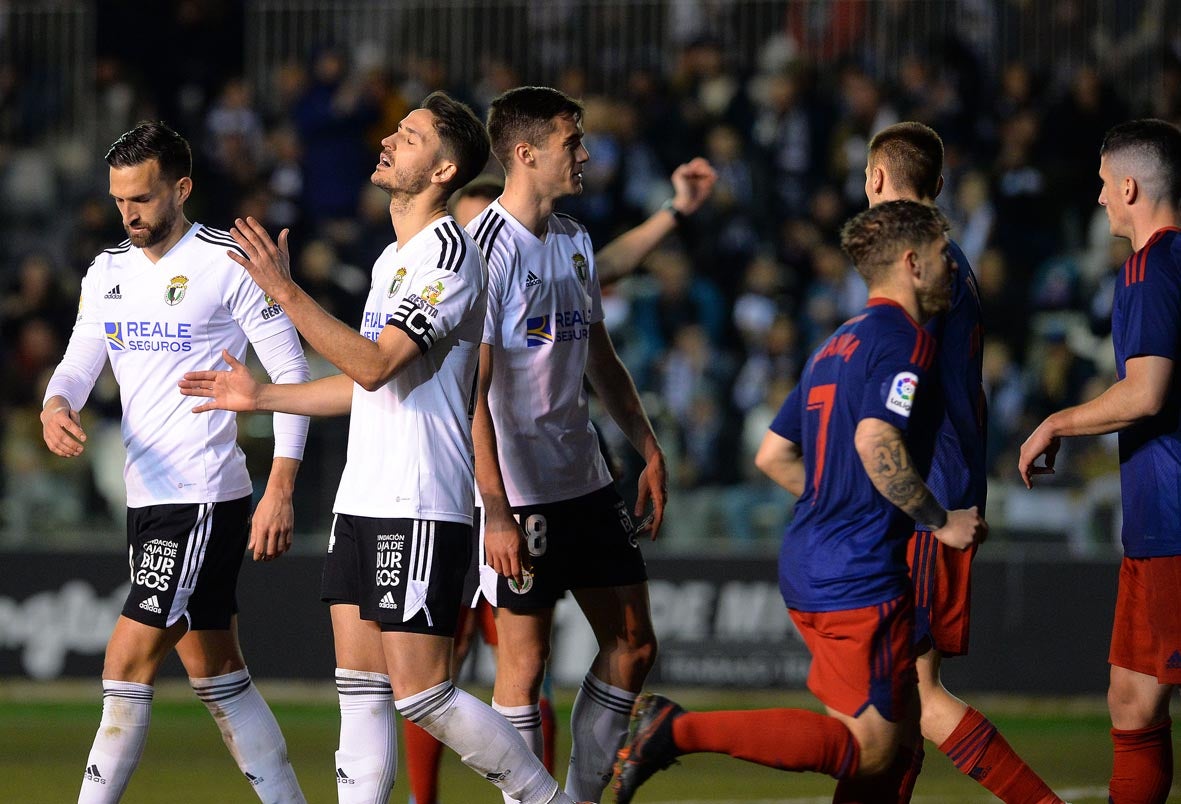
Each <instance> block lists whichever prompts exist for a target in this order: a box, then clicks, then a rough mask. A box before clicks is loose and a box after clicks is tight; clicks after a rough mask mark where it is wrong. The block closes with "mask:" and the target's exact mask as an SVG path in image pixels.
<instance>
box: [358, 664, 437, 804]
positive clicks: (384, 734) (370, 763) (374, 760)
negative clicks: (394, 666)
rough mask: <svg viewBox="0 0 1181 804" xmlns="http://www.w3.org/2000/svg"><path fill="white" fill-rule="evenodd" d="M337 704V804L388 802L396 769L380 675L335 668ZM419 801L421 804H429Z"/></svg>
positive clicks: (388, 701)
mask: <svg viewBox="0 0 1181 804" xmlns="http://www.w3.org/2000/svg"><path fill="white" fill-rule="evenodd" d="M336 695H337V698H339V700H340V743H339V744H338V747H337V750H336V769H335V770H336V793H337V801H339V802H340V804H375V803H376V802H382V803H383V804H384V802H386V801H387V800H389V796H390V790H391V789H392V788H393V786H394V776H395V775H396V774H397V771H398V736H397V734H396V733H395V731H394V704H393V701H394V693H393V690H391V689H390V678H389V676H387V675H386V674H385V673H368V672H364V671H362V670H346V669H343V668H340V667H338V668H336ZM433 801H434V799H431V801H430V802H424V804H431V802H433Z"/></svg>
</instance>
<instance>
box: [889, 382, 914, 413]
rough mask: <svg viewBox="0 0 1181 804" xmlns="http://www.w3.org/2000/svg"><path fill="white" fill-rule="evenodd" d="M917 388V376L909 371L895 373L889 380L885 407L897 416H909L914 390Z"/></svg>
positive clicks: (912, 405)
mask: <svg viewBox="0 0 1181 804" xmlns="http://www.w3.org/2000/svg"><path fill="white" fill-rule="evenodd" d="M918 388H919V378H918V377H917V376H916V375H914V374H913V373H911V372H909V371H902V372H899V373H898V374H897V375H895V377H894V379H893V380H891V382H890V393H889V394H888V395H887V396H886V407H887V408H889V409H890V410H892V411H894V412H895V413H897V414H898V415H899V416H907V417H909V416H910V410H911V408H912V407H914V396H915V392H916V391H917V390H918Z"/></svg>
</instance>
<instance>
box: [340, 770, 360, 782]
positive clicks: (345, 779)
mask: <svg viewBox="0 0 1181 804" xmlns="http://www.w3.org/2000/svg"><path fill="white" fill-rule="evenodd" d="M336 783H337V784H356V783H357V780H356V779H350V778H349V777H348V774H346V773H345V772H344V768H337V769H336Z"/></svg>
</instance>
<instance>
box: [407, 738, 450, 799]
mask: <svg viewBox="0 0 1181 804" xmlns="http://www.w3.org/2000/svg"><path fill="white" fill-rule="evenodd" d="M402 739H403V742H405V743H406V779H407V781H409V782H410V794H411V795H412V796H414V802H415V804H438V800H439V760H440V759H441V758H442V756H443V744H442V743H441V742H439V741H438V740H436V739H435V738H434V737H432V736H431V735H430V734H429V733H428V732H427V731H426V729H424V728H422V727H421V726H418V725H415V724H414V723H411V722H410V721H409V720H403V721H402Z"/></svg>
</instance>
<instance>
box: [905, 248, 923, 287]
mask: <svg viewBox="0 0 1181 804" xmlns="http://www.w3.org/2000/svg"><path fill="white" fill-rule="evenodd" d="M902 261H903V262H904V263H906V270H907V273H909V274H910V277H911V278H912V279H921V278H922V274H923V266H922V262H921V261H920V260H919V253H918V251H916V250H915V249H913V248H908V249H907V250H906V251H905V252H903V254H902Z"/></svg>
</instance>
